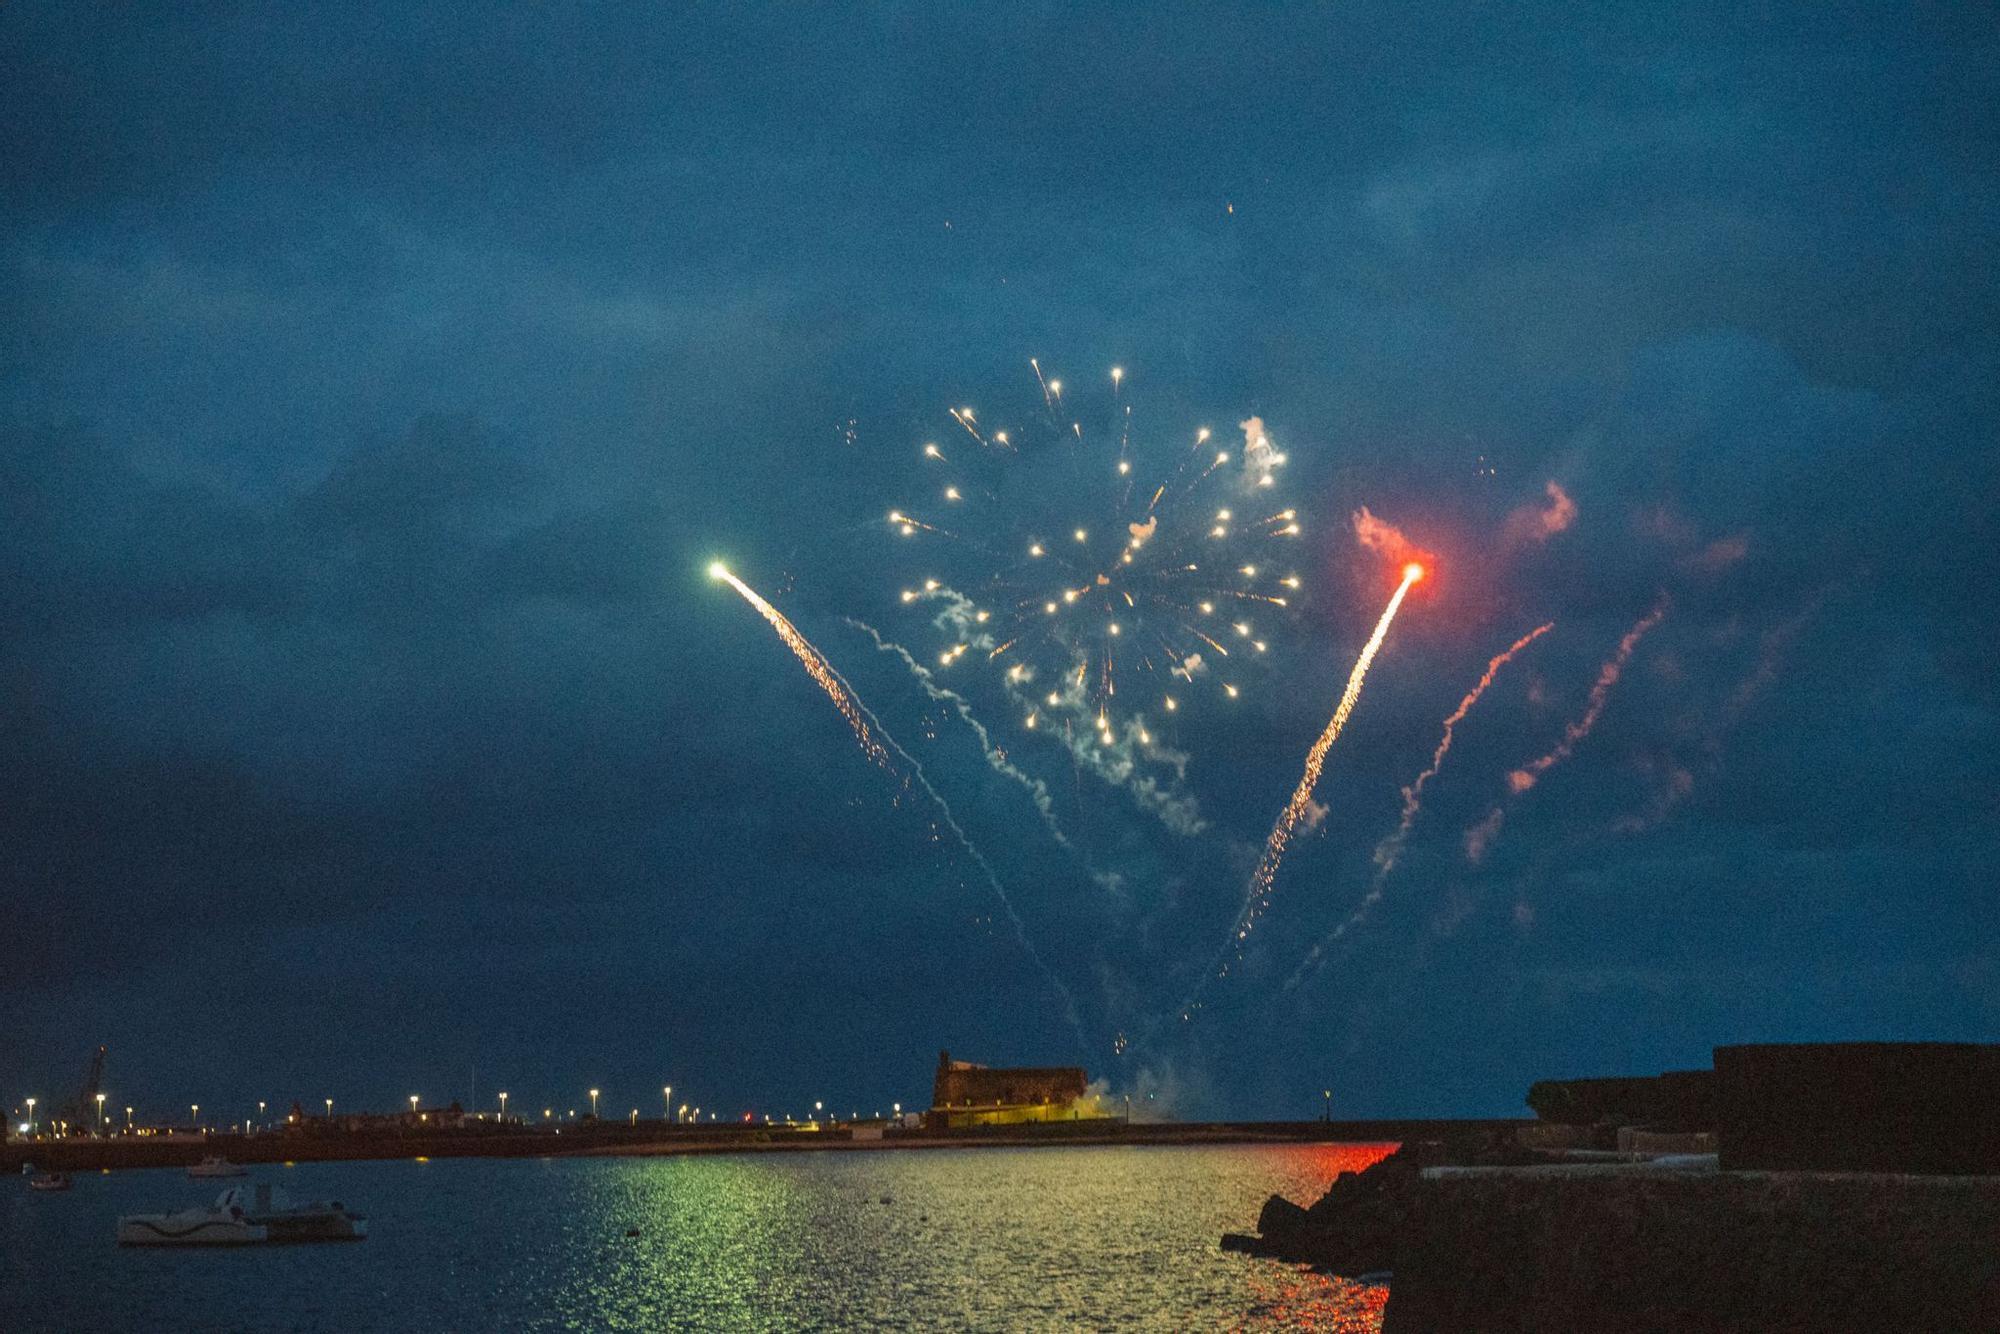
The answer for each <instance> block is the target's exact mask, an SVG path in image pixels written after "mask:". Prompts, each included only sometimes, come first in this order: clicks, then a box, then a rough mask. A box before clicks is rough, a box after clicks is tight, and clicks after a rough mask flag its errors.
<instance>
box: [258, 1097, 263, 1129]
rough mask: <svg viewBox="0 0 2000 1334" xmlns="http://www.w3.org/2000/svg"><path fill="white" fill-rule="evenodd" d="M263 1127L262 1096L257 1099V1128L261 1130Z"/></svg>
mask: <svg viewBox="0 0 2000 1334" xmlns="http://www.w3.org/2000/svg"><path fill="white" fill-rule="evenodd" d="M263 1128H264V1100H263V1099H262V1098H259V1099H257V1129H259V1130H262V1129H263Z"/></svg>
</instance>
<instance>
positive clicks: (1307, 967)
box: [1285, 621, 1556, 991]
mask: <svg viewBox="0 0 2000 1334" xmlns="http://www.w3.org/2000/svg"><path fill="white" fill-rule="evenodd" d="M1555 625H1556V623H1555V622H1554V621H1544V622H1543V623H1542V624H1540V625H1538V626H1536V627H1535V628H1534V629H1532V630H1530V631H1528V633H1527V634H1525V635H1522V636H1521V637H1520V638H1519V639H1517V640H1515V641H1514V642H1513V643H1512V644H1511V645H1509V646H1508V647H1507V648H1506V649H1505V650H1504V651H1502V652H1500V653H1496V654H1494V655H1493V660H1492V661H1491V662H1489V663H1487V664H1486V670H1485V672H1484V673H1482V674H1481V675H1480V678H1479V682H1478V684H1476V685H1474V686H1473V687H1472V689H1471V690H1469V691H1467V692H1466V695H1465V698H1464V699H1462V700H1460V701H1459V702H1458V707H1457V708H1456V709H1454V710H1452V712H1451V716H1450V717H1448V718H1446V719H1445V720H1444V735H1442V736H1440V737H1439V738H1438V744H1437V750H1436V751H1435V752H1433V753H1432V755H1431V762H1430V767H1429V768H1427V769H1425V770H1424V771H1423V772H1422V773H1420V774H1418V775H1417V776H1416V778H1414V779H1413V780H1411V782H1410V785H1409V786H1408V787H1406V788H1404V789H1403V815H1402V819H1401V820H1399V821H1398V822H1397V824H1396V827H1395V828H1394V829H1393V830H1391V831H1390V832H1389V834H1388V836H1387V837H1386V838H1384V839H1383V840H1382V841H1381V842H1380V843H1377V844H1376V845H1375V858H1374V860H1375V882H1374V883H1373V884H1372V885H1370V886H1369V887H1368V893H1367V894H1366V895H1365V896H1364V897H1363V898H1362V900H1361V902H1360V904H1358V905H1357V906H1356V907H1355V909H1354V912H1353V913H1352V914H1350V915H1349V917H1348V918H1347V920H1346V921H1344V922H1342V923H1341V924H1340V925H1339V926H1337V927H1335V928H1334V929H1333V930H1332V931H1331V932H1329V933H1328V934H1327V937H1326V939H1324V940H1322V941H1320V943H1319V944H1317V945H1315V946H1313V947H1312V952H1311V953H1310V954H1308V955H1306V957H1305V961H1304V962H1303V963H1301V964H1300V965H1299V966H1298V968H1297V970H1296V971H1294V972H1293V973H1292V975H1291V978H1290V979H1289V980H1287V981H1286V983H1285V990H1287V991H1292V990H1296V989H1297V987H1298V986H1299V984H1300V983H1301V982H1303V981H1305V979H1306V978H1307V976H1309V975H1310V974H1311V973H1312V972H1313V971H1314V970H1315V969H1316V968H1317V966H1318V964H1319V961H1320V959H1321V957H1322V956H1324V955H1325V953H1326V951H1327V947H1328V946H1330V945H1332V944H1333V942H1334V941H1336V940H1339V939H1340V938H1341V937H1342V936H1344V935H1346V934H1347V933H1348V932H1349V931H1351V930H1353V929H1354V928H1355V927H1357V926H1359V925H1360V924H1361V922H1362V921H1363V919H1365V918H1366V917H1367V916H1368V913H1369V911H1370V910H1371V909H1372V908H1374V906H1375V905H1376V904H1377V903H1379V902H1381V899H1382V887H1383V885H1384V884H1386V883H1387V882H1388V879H1389V872H1391V871H1393V870H1395V869H1396V859H1397V858H1398V857H1400V856H1401V855H1402V852H1403V845H1404V844H1405V843H1407V842H1408V841H1409V838H1410V829H1411V828H1412V827H1413V826H1414V825H1415V824H1416V823H1417V812H1418V811H1419V810H1421V809H1422V806H1423V796H1424V784H1426V783H1428V782H1430V781H1431V779H1433V778H1435V777H1437V774H1438V770H1439V769H1441V768H1443V767H1444V757H1445V756H1446V755H1447V754H1449V753H1450V751H1451V739H1452V730H1453V729H1454V728H1456V727H1457V726H1458V725H1459V724H1460V723H1461V722H1464V721H1465V715H1466V714H1468V713H1471V712H1472V706H1473V705H1475V704H1477V703H1478V702H1479V697H1480V696H1481V695H1483V694H1485V693H1486V687H1488V686H1490V685H1492V684H1493V679H1494V678H1495V677H1496V676H1498V675H1499V674H1500V669H1501V668H1502V667H1505V666H1506V665H1507V664H1508V663H1510V662H1512V661H1513V660H1514V655H1515V654H1517V653H1519V652H1520V651H1521V650H1522V649H1524V648H1526V647H1528V645H1530V644H1532V643H1534V642H1535V641H1536V640H1537V639H1540V638H1541V637H1542V636H1543V635H1545V634H1547V633H1548V632H1549V631H1551V630H1553V629H1555Z"/></svg>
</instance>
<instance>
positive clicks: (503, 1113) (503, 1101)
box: [500, 1091, 507, 1125]
mask: <svg viewBox="0 0 2000 1334" xmlns="http://www.w3.org/2000/svg"><path fill="white" fill-rule="evenodd" d="M500 1123H501V1124H502V1125H505V1124H506V1123H507V1094H506V1093H505V1092H504V1091H503V1092H502V1093H501V1094H500Z"/></svg>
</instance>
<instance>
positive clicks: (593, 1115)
mask: <svg viewBox="0 0 2000 1334" xmlns="http://www.w3.org/2000/svg"><path fill="white" fill-rule="evenodd" d="M590 1119H591V1120H593V1121H595V1120H596V1119H597V1090H596V1089H592V1090H591V1091H590Z"/></svg>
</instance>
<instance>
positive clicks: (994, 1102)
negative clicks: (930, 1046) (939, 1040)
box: [925, 1051, 1104, 1129]
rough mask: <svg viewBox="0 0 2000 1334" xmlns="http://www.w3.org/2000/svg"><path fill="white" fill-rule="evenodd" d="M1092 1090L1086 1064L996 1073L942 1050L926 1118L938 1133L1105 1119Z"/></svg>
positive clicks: (1017, 1068)
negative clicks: (960, 1129) (959, 1128)
mask: <svg viewBox="0 0 2000 1334" xmlns="http://www.w3.org/2000/svg"><path fill="white" fill-rule="evenodd" d="M1088 1086H1089V1079H1088V1077H1087V1076H1086V1075H1085V1074H1084V1072H1083V1067H1082V1066H1076V1065H1052V1066H1017V1067H1015V1068H1012V1069H1007V1068H998V1069H994V1068H989V1067H987V1066H983V1065H974V1064H973V1063H972V1062H971V1061H954V1060H952V1059H951V1053H950V1052H948V1051H941V1052H939V1053H938V1065H937V1078H936V1080H935V1081H934V1082H933V1084H932V1085H931V1110H930V1114H929V1116H927V1117H926V1118H925V1120H926V1123H927V1124H928V1125H930V1126H931V1127H932V1128H934V1129H949V1128H956V1127H962V1126H1003V1125H1021V1124H1025V1123H1028V1122H1035V1121H1079V1120H1088V1119H1092V1118H1095V1117H1100V1116H1103V1115H1104V1111H1103V1109H1102V1107H1101V1106H1100V1100H1099V1099H1097V1098H1095V1097H1092V1096H1090V1094H1089V1093H1088V1092H1087V1089H1088Z"/></svg>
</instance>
